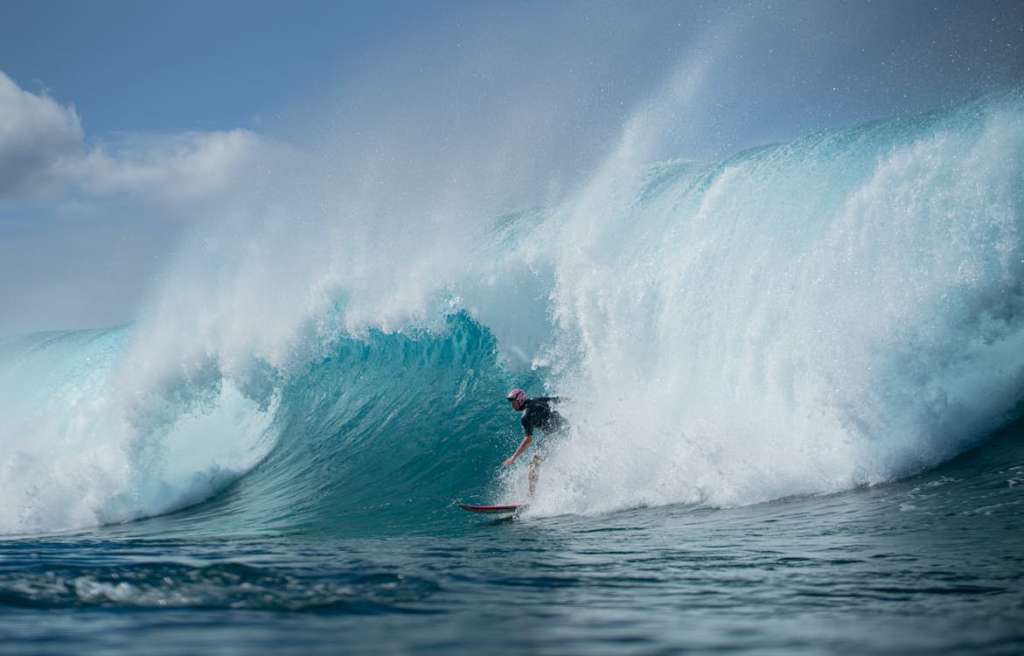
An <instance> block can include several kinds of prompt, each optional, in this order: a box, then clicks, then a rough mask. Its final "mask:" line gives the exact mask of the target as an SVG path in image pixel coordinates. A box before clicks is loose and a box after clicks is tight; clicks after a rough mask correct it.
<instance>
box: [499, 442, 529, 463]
mask: <svg viewBox="0 0 1024 656" xmlns="http://www.w3.org/2000/svg"><path fill="white" fill-rule="evenodd" d="M532 441H533V435H527V436H526V437H524V438H523V441H522V442H520V443H519V448H518V449H516V452H515V453H513V454H512V455H511V456H509V457H508V459H507V460H505V462H503V463H501V465H502V466H503V467H510V466H511V465H512V463H514V462H515V461H516V459H517V458H518V457H519V456H521V455H523V451H526V450H527V449H528V448H530V442H532Z"/></svg>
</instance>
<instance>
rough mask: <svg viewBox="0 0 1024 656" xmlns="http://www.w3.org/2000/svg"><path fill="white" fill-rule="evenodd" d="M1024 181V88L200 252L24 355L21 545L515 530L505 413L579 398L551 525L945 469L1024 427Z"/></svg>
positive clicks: (547, 502) (352, 205) (11, 528)
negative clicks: (506, 526) (254, 534)
mask: <svg viewBox="0 0 1024 656" xmlns="http://www.w3.org/2000/svg"><path fill="white" fill-rule="evenodd" d="M633 128H635V125H634V126H633ZM631 129H632V128H631ZM1022 165H1024V93H1022V92H1021V91H1019V90H1017V91H1014V92H1011V93H1006V94H1002V95H999V96H990V97H986V98H983V99H980V100H977V101H974V102H971V103H968V104H966V105H963V106H960V107H955V108H951V109H946V110H942V111H937V112H933V113H930V114H927V115H924V116H917V117H901V118H897V119H891V120H886V121H879V122H875V123H872V124H869V125H863V126H858V127H854V128H851V129H847V130H840V131H832V132H827V133H821V134H815V135H810V136H808V137H805V138H803V139H799V140H797V141H794V142H791V143H786V144H779V145H773V146H768V147H764V148H759V149H756V150H751V151H747V152H743V153H739V154H737V155H735V156H733V157H731V158H729V159H727V160H724V161H722V162H718V163H715V164H712V165H705V164H700V163H695V162H685V161H675V162H666V163H661V164H656V165H654V166H652V165H650V164H649V163H647V162H643V161H641V160H638V158H637V157H636V156H635V152H634V151H633V150H631V146H630V143H629V141H628V140H624V141H623V144H622V145H621V147H620V148H619V149H617V150H616V151H615V152H613V153H612V154H611V155H610V156H609V158H608V160H607V161H606V162H605V163H604V164H603V165H602V166H601V167H600V168H599V169H598V170H597V171H595V173H594V175H593V176H592V178H591V179H590V181H589V182H588V183H587V184H585V185H583V186H582V187H580V188H579V189H578V190H576V192H575V193H573V194H571V195H570V196H569V197H567V198H565V199H563V200H561V201H559V202H556V203H552V204H550V205H548V206H546V207H544V208H540V209H531V210H528V211H517V212H513V213H504V214H501V213H497V212H493V211H490V212H488V211H485V210H483V209H481V208H480V207H479V206H478V205H477V204H474V203H461V202H456V201H453V200H452V193H451V190H450V189H448V188H437V189H434V190H433V191H432V192H431V193H427V192H424V191H423V187H422V185H421V186H420V187H417V189H418V190H419V191H420V194H419V195H414V197H412V198H410V197H409V194H408V193H406V194H404V195H395V194H391V193H390V191H392V190H386V191H387V192H388V193H385V191H382V190H381V189H379V188H371V187H367V186H366V185H365V184H363V185H362V186H359V185H355V186H346V187H344V188H343V189H342V190H341V191H339V190H338V189H337V188H336V187H337V185H333V186H331V188H330V191H329V192H328V191H324V192H323V193H324V194H327V195H326V196H324V197H313V198H310V197H309V194H308V193H307V192H308V185H303V186H302V188H301V190H300V192H296V196H295V198H296V199H295V202H294V203H289V202H288V197H287V196H278V201H277V202H276V203H274V204H272V205H270V206H268V208H267V209H265V210H264V211H263V214H259V215H254V214H252V213H251V212H248V211H246V212H239V213H238V216H237V217H227V218H226V219H225V221H224V223H223V224H221V225H218V226H216V227H212V228H209V229H208V231H207V232H204V233H203V234H201V235H198V236H197V238H196V240H195V241H194V242H193V243H192V244H191V245H190V246H189V247H188V248H186V249H185V250H183V252H182V253H180V254H179V257H178V261H177V262H176V264H175V267H174V268H173V270H172V271H170V272H169V273H168V275H167V278H166V280H165V281H164V285H163V287H162V289H161V290H160V291H159V293H157V294H156V296H155V297H154V299H153V301H152V304H151V306H150V307H149V308H148V309H147V311H146V313H145V314H144V316H143V317H142V318H141V319H140V320H139V321H138V322H137V323H136V324H134V325H133V326H131V327H126V328H119V329H113V330H106V331H86V332H70V333H47V334H40V335H32V336H28V337H23V338H17V339H11V340H7V341H5V342H3V343H2V344H0V393H2V394H3V396H4V398H5V404H4V405H5V408H6V409H7V412H6V415H7V420H6V422H5V425H4V426H3V427H2V428H0V437H2V439H3V443H4V444H5V445H8V448H7V449H6V450H5V451H6V452H5V454H4V455H3V456H2V459H0V472H2V475H0V488H2V489H0V493H2V494H3V495H4V498H5V499H7V500H10V501H9V503H5V505H4V507H3V509H0V532H4V533H32V532H45V531H54V530H64V529H69V528H77V527H84V526H90V525H95V524H102V523H110V522H121V521H126V520H130V519H135V518H139V517H145V516H152V515H159V514H161V513H166V512H170V511H172V510H175V509H180V508H182V507H185V506H190V505H192V504H194V503H196V502H197V501H201V500H203V499H208V500H209V499H212V500H211V501H210V502H209V503H206V504H203V505H202V506H199V507H198V508H194V509H193V510H190V511H189V517H191V518H192V520H194V521H197V522H199V523H200V524H201V525H202V526H205V527H206V529H208V530H215V531H223V530H227V529H228V528H230V529H231V530H237V531H244V530H257V531H258V530H274V531H291V530H293V531H301V532H316V531H322V530H325V527H330V526H338V525H342V526H349V527H357V526H377V527H380V526H382V525H384V524H388V523H390V524H393V525H395V526H400V527H402V530H412V528H414V527H417V526H426V525H429V524H430V523H431V521H432V519H436V518H437V517H439V516H441V515H443V514H444V513H446V512H450V506H449V504H450V501H451V499H452V498H455V497H467V496H469V497H478V498H479V497H489V498H492V499H495V500H518V499H520V498H521V497H522V495H523V494H524V493H525V490H524V480H523V478H524V477H523V472H522V471H521V470H514V471H512V472H508V473H507V474H504V475H502V474H498V473H497V472H496V465H497V463H498V462H500V460H501V458H502V457H503V456H504V455H506V454H507V453H509V452H510V451H511V449H512V448H513V447H514V444H515V441H516V440H517V439H518V435H517V434H516V427H517V424H516V421H515V416H514V415H512V414H511V413H510V412H509V411H508V409H507V407H506V406H505V404H504V403H502V394H503V392H504V391H505V389H506V388H507V387H509V386H511V385H513V384H515V385H519V386H526V387H528V388H529V389H530V391H531V392H533V393H540V392H541V391H544V390H547V391H552V392H557V393H560V394H563V395H565V396H567V397H569V398H570V401H569V403H568V404H567V406H566V408H565V414H567V416H568V417H569V418H570V420H571V423H572V430H571V431H570V432H569V433H568V434H567V435H565V436H564V437H562V438H560V439H551V440H548V443H547V444H546V452H547V456H546V461H545V464H544V468H543V471H542V476H541V479H540V483H539V487H538V493H537V496H536V498H535V499H534V500H533V503H532V505H531V510H530V512H531V513H534V514H539V515H547V514H559V513H596V512H606V511H609V510H614V509H619V508H627V507H637V506H644V505H662V504H673V503H693V504H707V505H712V506H730V505H740V504H750V503H757V502H760V501H766V500H770V499H776V498H781V497H785V496H791V495H797V494H818V493H828V492H834V491H839V490H844V489H849V488H852V487H856V486H859V485H865V484H875V483H880V482H884V481H889V480H893V479H895V478H899V477H903V476H907V475H909V474H913V473H915V472H919V471H921V470H923V469H927V468H930V467H933V466H935V465H937V464H938V463H940V462H942V461H944V460H947V459H949V458H951V457H953V456H955V455H957V454H958V453H962V452H964V451H965V450H967V449H969V448H970V447H972V446H974V445H976V444H978V443H979V442H980V441H982V440H984V439H985V437H986V436H988V435H990V434H991V433H992V431H994V430H996V429H997V428H998V427H999V426H1001V425H1004V424H1006V423H1007V422H1008V421H1010V420H1012V419H1013V418H1014V417H1017V416H1019V414H1020V412H1019V411H1020V407H1021V406H1020V403H1021V401H1022V398H1024V348H1022V347H1024V285H1022V283H1024V252H1022V234H1021V227H1022V226H1021V221H1022V218H1024V167H1022ZM275 193H276V192H275ZM314 196H315V194H314ZM281 198H283V200H281ZM325 198H328V200H329V202H327V201H325V200H324V199H325ZM325 202H327V204H328V205H329V206H330V207H331V211H329V212H324V211H320V210H314V207H322V206H323V205H324V203H325ZM282 207H286V208H288V211H284V210H282ZM413 208H415V211H414V210H413ZM411 216H414V217H416V218H415V220H414V219H411V218H410V217H411ZM482 216H484V217H486V216H491V217H493V216H498V218H497V219H494V220H482V219H481V218H480V217H482ZM254 217H255V218H254ZM412 225H415V226H416V228H415V229H410V226H412ZM545 439H546V440H547V438H545ZM199 518H202V521H200V519H199Z"/></svg>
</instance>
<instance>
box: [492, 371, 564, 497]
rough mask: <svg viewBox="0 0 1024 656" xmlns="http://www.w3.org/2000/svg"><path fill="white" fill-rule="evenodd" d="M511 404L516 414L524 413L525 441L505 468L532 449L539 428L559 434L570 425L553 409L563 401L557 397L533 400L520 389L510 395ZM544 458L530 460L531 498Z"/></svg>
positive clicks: (536, 456)
mask: <svg viewBox="0 0 1024 656" xmlns="http://www.w3.org/2000/svg"><path fill="white" fill-rule="evenodd" d="M505 398H507V399H508V401H509V403H511V404H512V409H513V410H515V411H516V412H522V413H523V417H522V419H520V423H521V424H522V425H523V433H524V437H523V441H522V442H520V443H519V447H518V448H517V449H516V452H515V453H513V454H512V455H511V456H509V457H508V458H507V459H506V460H505V461H504V462H502V463H501V464H502V466H503V467H511V466H512V463H514V462H515V461H516V460H517V459H518V458H519V456H521V455H523V452H524V451H526V450H527V449H528V448H530V443H532V442H533V431H534V429H537V428H539V429H540V430H542V431H544V433H545V434H551V433H558V432H560V431H562V430H565V427H566V426H567V425H568V423H567V422H566V421H565V418H563V417H562V415H560V414H558V412H556V411H555V410H552V409H551V404H552V403H559V402H561V401H562V399H561V398H559V397H557V396H541V397H538V398H536V399H531V398H529V397H528V396H526V392H524V391H523V390H521V389H519V388H518V387H517V388H515V389H514V390H512V391H511V392H509V393H508V396H506V397H505ZM542 460H543V458H542V457H541V455H540V454H539V453H538V454H534V456H533V458H531V459H530V496H531V497H532V496H533V490H534V488H536V487H537V468H538V467H539V466H540V463H541V461H542Z"/></svg>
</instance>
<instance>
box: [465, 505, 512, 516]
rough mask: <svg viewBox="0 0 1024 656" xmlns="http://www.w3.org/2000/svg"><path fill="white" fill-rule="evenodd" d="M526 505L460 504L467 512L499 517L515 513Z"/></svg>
mask: <svg viewBox="0 0 1024 656" xmlns="http://www.w3.org/2000/svg"><path fill="white" fill-rule="evenodd" d="M525 507H526V504H523V503H512V504H508V505H504V506H474V505H472V504H468V503H460V504H459V508H462V509H463V510H466V511H468V512H471V513H481V514H485V515H498V514H501V513H505V514H508V513H514V512H515V511H517V510H519V509H520V508H525Z"/></svg>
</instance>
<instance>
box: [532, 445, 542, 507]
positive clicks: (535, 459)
mask: <svg viewBox="0 0 1024 656" xmlns="http://www.w3.org/2000/svg"><path fill="white" fill-rule="evenodd" d="M541 460H543V458H541V457H540V455H539V454H537V455H534V456H533V458H531V459H530V496H531V497H532V496H533V491H534V490H536V489H537V469H538V468H539V467H540V462H541Z"/></svg>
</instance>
